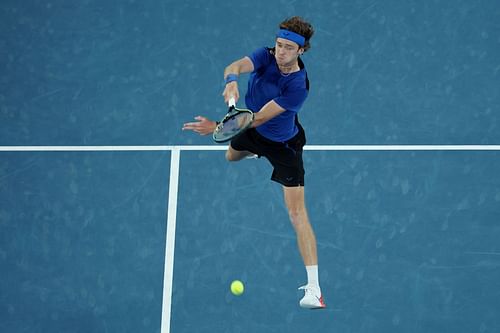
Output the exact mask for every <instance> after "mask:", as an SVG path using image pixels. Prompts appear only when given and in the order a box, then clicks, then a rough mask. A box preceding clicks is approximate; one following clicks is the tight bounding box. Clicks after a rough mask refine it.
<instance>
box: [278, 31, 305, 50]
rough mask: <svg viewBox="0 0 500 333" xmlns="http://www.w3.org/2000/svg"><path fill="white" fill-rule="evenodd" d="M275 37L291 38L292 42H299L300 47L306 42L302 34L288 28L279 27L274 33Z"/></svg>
mask: <svg viewBox="0 0 500 333" xmlns="http://www.w3.org/2000/svg"><path fill="white" fill-rule="evenodd" d="M276 37H280V38H284V39H288V40H291V41H292V42H295V43H297V44H299V46H300V47H304V45H305V43H306V39H305V38H304V36H302V35H299V34H298V33H295V32H293V31H290V30H285V29H280V31H278V33H277V34H276Z"/></svg>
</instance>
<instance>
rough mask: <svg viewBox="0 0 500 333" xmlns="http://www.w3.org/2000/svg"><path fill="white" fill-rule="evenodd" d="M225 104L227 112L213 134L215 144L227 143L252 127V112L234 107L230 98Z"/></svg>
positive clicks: (232, 99) (234, 102)
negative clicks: (227, 108)
mask: <svg viewBox="0 0 500 333" xmlns="http://www.w3.org/2000/svg"><path fill="white" fill-rule="evenodd" d="M227 104H228V106H229V110H228V111H227V113H226V115H225V116H224V118H222V120H221V121H220V122H219V124H217V127H216V128H215V130H214V133H213V139H214V141H215V142H217V143H222V142H227V141H229V140H231V139H232V138H234V137H236V136H238V135H240V134H241V133H243V132H244V131H245V130H246V129H248V128H249V127H250V126H251V125H252V122H253V119H254V114H253V112H252V111H250V110H247V109H239V108H237V107H236V101H235V100H234V97H231V98H230V99H229V101H228V103H227Z"/></svg>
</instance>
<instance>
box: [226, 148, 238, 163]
mask: <svg viewBox="0 0 500 333" xmlns="http://www.w3.org/2000/svg"><path fill="white" fill-rule="evenodd" d="M226 160H228V161H229V162H235V161H238V158H237V156H235V154H234V153H233V152H232V151H230V150H227V151H226Z"/></svg>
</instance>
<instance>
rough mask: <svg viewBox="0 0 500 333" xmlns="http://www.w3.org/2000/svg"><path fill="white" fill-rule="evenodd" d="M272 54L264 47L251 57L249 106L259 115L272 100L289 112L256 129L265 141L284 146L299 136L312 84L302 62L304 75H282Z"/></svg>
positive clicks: (299, 73)
mask: <svg viewBox="0 0 500 333" xmlns="http://www.w3.org/2000/svg"><path fill="white" fill-rule="evenodd" d="M271 52H272V49H269V48H265V47H263V48H260V49H258V50H256V51H254V52H253V53H252V54H251V55H250V60H252V63H253V66H254V70H253V72H252V73H251V74H250V78H249V80H248V90H247V94H246V96H245V103H246V106H247V108H249V109H250V110H252V111H254V112H259V110H260V109H261V108H262V107H263V106H264V105H266V104H267V103H268V102H269V101H270V100H274V101H275V102H276V103H277V104H278V105H279V106H281V107H282V108H283V109H285V110H286V111H284V112H282V113H281V114H279V115H278V116H276V117H274V118H272V119H270V120H269V121H267V122H265V123H264V124H262V125H260V126H258V127H257V128H256V130H257V132H259V134H261V135H262V136H264V137H265V138H267V139H269V140H272V141H277V142H284V141H287V140H289V139H291V138H292V137H293V136H294V135H296V134H297V132H298V128H297V125H296V124H295V116H296V114H297V112H298V111H299V110H300V108H301V107H302V104H304V101H305V100H306V97H307V94H308V91H309V82H308V79H307V72H306V70H305V68H304V63H303V62H302V60H300V58H299V67H300V71H298V72H294V73H291V74H288V75H287V74H282V73H281V72H280V70H279V68H278V64H277V63H276V59H275V58H274V55H273V54H272V53H271Z"/></svg>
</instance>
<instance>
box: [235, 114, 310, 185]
mask: <svg viewBox="0 0 500 333" xmlns="http://www.w3.org/2000/svg"><path fill="white" fill-rule="evenodd" d="M297 126H298V128H299V132H298V133H297V134H296V135H295V136H294V137H293V138H291V139H290V140H288V141H285V142H276V141H272V140H269V139H267V138H265V137H263V136H262V135H260V134H259V133H258V132H257V130H255V128H250V129H248V130H247V131H245V132H243V133H242V134H241V135H239V136H237V137H236V138H234V139H233V140H231V147H232V148H233V149H235V150H238V151H249V152H252V153H254V154H257V155H258V156H259V157H261V156H264V157H265V158H267V159H268V160H269V162H271V164H272V166H273V167H274V170H273V174H272V176H271V180H273V181H275V182H278V183H280V184H282V185H284V186H289V187H292V186H304V162H303V160H302V151H303V147H304V145H305V144H306V135H305V132H304V129H303V128H302V126H301V125H300V124H299V123H298V122H297Z"/></svg>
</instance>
